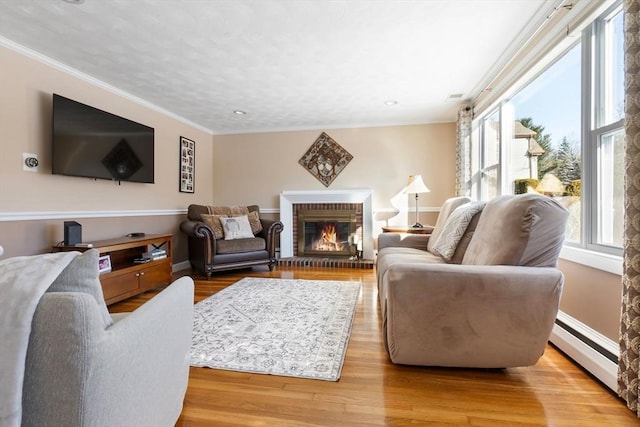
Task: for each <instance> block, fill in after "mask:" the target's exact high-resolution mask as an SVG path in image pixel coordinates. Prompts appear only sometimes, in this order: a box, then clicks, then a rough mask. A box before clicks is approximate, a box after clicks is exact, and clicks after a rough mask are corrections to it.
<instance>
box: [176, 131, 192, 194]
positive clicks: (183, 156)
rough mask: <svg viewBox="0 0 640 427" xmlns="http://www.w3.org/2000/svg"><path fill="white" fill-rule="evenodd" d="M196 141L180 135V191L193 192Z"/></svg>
mask: <svg viewBox="0 0 640 427" xmlns="http://www.w3.org/2000/svg"><path fill="white" fill-rule="evenodd" d="M195 171H196V143H195V142H194V141H192V140H190V139H188V138H185V137H184V136H181V137H180V181H179V182H180V192H181V193H194V192H195V183H196V182H195Z"/></svg>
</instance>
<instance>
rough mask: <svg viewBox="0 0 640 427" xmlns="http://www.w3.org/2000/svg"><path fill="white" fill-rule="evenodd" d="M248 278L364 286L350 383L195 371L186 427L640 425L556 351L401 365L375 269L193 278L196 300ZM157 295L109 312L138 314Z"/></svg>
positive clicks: (345, 373)
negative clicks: (467, 362) (470, 363)
mask: <svg viewBox="0 0 640 427" xmlns="http://www.w3.org/2000/svg"><path fill="white" fill-rule="evenodd" d="M182 274H189V272H188V271H187V272H183V273H182ZM176 276H178V275H176ZM246 276H253V277H282V278H301V279H327V280H360V281H361V282H362V284H363V290H362V294H361V296H360V299H359V302H358V307H357V312H356V317H355V320H354V324H353V329H352V334H351V338H350V341H349V347H348V350H347V354H346V358H345V363H344V367H343V369H342V376H341V378H340V380H339V381H337V382H327V381H319V380H306V379H297V378H288V377H278V376H270V375H257V374H246V373H239V372H229V371H220V370H214V369H209V368H191V372H190V376H189V388H188V390H187V394H186V397H185V401H184V409H183V411H182V415H181V417H180V419H179V421H178V423H177V426H184V427H187V426H188V427H191V426H226V425H249V426H365V425H391V426H404V425H410V424H414V425H415V424H417V425H435V426H440V425H473V426H525V425H526V426H589V427H591V426H638V425H640V421H639V420H638V418H636V416H635V415H634V414H633V413H632V412H631V411H629V410H628V409H627V408H626V406H625V404H624V403H623V401H622V400H621V399H619V398H618V397H617V396H616V395H615V394H614V393H612V392H611V391H609V389H608V388H606V387H605V386H603V385H602V384H600V383H599V382H597V381H596V380H594V379H593V378H592V377H590V376H589V375H588V374H587V373H585V371H583V370H582V369H581V368H580V367H578V366H577V365H575V364H574V363H572V362H571V361H570V360H569V359H567V358H566V357H565V356H564V355H563V354H562V353H560V352H559V351H558V350H556V349H555V348H554V347H552V346H548V347H547V350H546V352H545V355H544V356H543V357H542V359H541V360H540V361H539V362H538V364H537V365H536V366H533V367H528V368H514V369H507V370H470V369H443V368H429V367H410V366H399V365H394V364H392V363H391V362H390V361H389V359H388V357H387V354H386V352H385V349H384V347H383V344H382V338H381V332H380V316H379V313H378V303H377V292H376V290H375V289H376V286H375V275H374V270H355V269H324V268H319V269H309V268H282V267H279V268H277V269H276V270H275V271H273V272H269V271H268V270H267V269H266V268H265V269H264V270H240V271H236V272H230V273H219V274H217V275H215V276H214V277H213V278H212V279H211V280H209V281H207V280H204V278H203V277H200V276H197V275H192V277H193V278H194V280H195V282H196V294H195V301H196V302H197V301H200V300H202V299H204V298H206V297H208V296H209V295H211V294H214V293H216V292H217V291H219V290H220V289H223V288H224V287H226V286H229V285H230V284H232V283H234V282H236V281H237V280H239V279H241V278H242V277H246ZM155 293H157V291H150V292H147V293H145V294H143V295H140V296H138V297H135V298H131V299H129V300H126V301H123V302H120V303H118V304H114V305H112V306H110V307H109V309H110V311H112V312H121V311H132V310H134V309H135V308H137V307H138V306H140V305H141V304H143V303H144V302H145V301H147V300H148V299H149V298H151V297H152V296H153V295H155ZM158 375H162V373H161V372H159V373H158Z"/></svg>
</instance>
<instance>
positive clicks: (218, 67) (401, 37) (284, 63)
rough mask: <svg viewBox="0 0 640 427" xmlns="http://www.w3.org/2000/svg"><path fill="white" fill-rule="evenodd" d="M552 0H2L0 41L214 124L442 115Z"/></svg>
mask: <svg viewBox="0 0 640 427" xmlns="http://www.w3.org/2000/svg"><path fill="white" fill-rule="evenodd" d="M556 3H557V1H554V0H423V1H417V0H416V1H402V0H399V1H392V0H377V1H374V0H368V1H362V0H336V1H322V0H314V1H311V0H297V1H294V0H255V1H247V0H218V1H214V0H210V1H207V0H108V1H105V0H85V1H84V2H83V3H81V4H76V5H74V4H69V3H66V2H64V1H62V0H0V37H3V38H4V40H2V39H0V43H3V44H5V45H8V46H13V47H14V48H15V47H16V45H17V46H18V47H19V48H21V47H25V48H27V49H29V50H33V51H35V52H37V53H39V54H41V55H44V56H46V57H48V58H51V59H53V60H54V61H57V62H59V63H62V64H64V65H65V66H67V67H70V68H72V69H74V70H77V71H79V72H80V73H83V74H86V75H88V76H91V77H92V78H95V79H98V80H100V81H102V82H105V83H107V84H108V85H110V86H113V87H115V88H117V89H118V90H119V91H124V92H126V93H128V94H130V95H132V96H134V97H137V98H140V99H142V100H144V101H146V102H148V103H151V104H153V105H155V106H157V107H159V108H160V109H163V110H166V111H169V112H171V113H173V114H175V115H177V116H179V117H181V118H183V119H185V120H187V121H189V122H191V123H194V124H196V125H198V126H199V127H202V128H204V129H207V130H209V131H211V132H212V133H214V134H223V133H248V132H259V131H276V130H301V129H322V128H324V129H329V128H341V127H358V126H382V125H401V124H418V123H435V122H451V121H455V119H456V114H457V110H458V107H459V105H460V100H457V101H454V102H451V101H447V97H449V96H450V95H452V94H460V95H462V100H464V99H472V98H473V97H475V96H476V95H478V93H479V92H480V91H481V90H482V89H483V88H484V86H485V85H487V84H488V83H489V81H490V80H491V77H493V76H494V75H495V74H496V73H497V72H498V71H499V70H500V68H501V67H502V66H503V65H504V64H505V61H506V60H507V59H508V58H509V56H511V55H512V54H513V53H514V52H515V51H516V50H517V49H518V48H519V47H521V46H522V44H523V43H524V42H525V41H526V40H527V38H528V37H529V36H530V35H531V34H532V33H533V31H535V30H536V28H537V27H538V26H539V25H540V24H541V23H542V21H544V19H545V17H546V16H548V15H549V14H550V13H551V11H552V10H553V6H554V5H555V4H556ZM62 95H64V94H62ZM385 101H397V104H395V105H386V104H385ZM234 110H243V111H246V112H247V114H246V115H244V116H239V115H236V114H234Z"/></svg>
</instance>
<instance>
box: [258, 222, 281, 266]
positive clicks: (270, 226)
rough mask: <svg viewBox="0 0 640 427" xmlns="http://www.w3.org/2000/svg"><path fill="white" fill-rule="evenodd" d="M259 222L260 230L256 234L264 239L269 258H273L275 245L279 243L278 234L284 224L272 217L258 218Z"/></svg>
mask: <svg viewBox="0 0 640 427" xmlns="http://www.w3.org/2000/svg"><path fill="white" fill-rule="evenodd" d="M260 222H261V223H262V231H261V232H259V233H258V234H257V235H256V236H258V237H262V238H263V239H264V240H265V241H266V243H267V251H268V252H269V258H271V259H275V257H276V246H277V245H278V243H279V242H278V235H279V234H280V233H282V230H283V229H284V225H283V224H282V222H280V221H278V220H273V219H262V218H260Z"/></svg>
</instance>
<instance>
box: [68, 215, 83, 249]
mask: <svg viewBox="0 0 640 427" xmlns="http://www.w3.org/2000/svg"><path fill="white" fill-rule="evenodd" d="M80 242H82V225H80V224H79V223H77V222H75V221H65V222H64V244H65V245H66V246H73V245H76V244H78V243H80Z"/></svg>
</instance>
